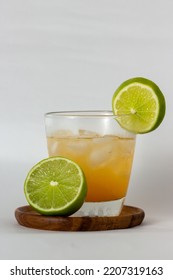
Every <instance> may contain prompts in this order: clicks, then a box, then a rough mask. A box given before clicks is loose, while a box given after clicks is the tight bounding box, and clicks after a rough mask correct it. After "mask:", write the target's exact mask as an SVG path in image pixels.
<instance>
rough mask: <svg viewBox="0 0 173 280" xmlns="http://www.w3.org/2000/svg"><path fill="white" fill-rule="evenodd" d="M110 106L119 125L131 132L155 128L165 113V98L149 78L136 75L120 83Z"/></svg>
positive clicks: (141, 131) (145, 131)
mask: <svg viewBox="0 0 173 280" xmlns="http://www.w3.org/2000/svg"><path fill="white" fill-rule="evenodd" d="M112 108H113V112H114V114H115V115H116V116H117V118H116V119H117V121H118V122H119V124H120V126H121V127H123V128H125V129H126V130H128V131H131V132H133V133H136V134H137V133H148V132H150V131H152V130H154V129H156V128H157V127H158V126H159V125H160V123H161V122H162V120H163V118H164V115H165V109H166V104H165V98H164V95H163V93H162V92H161V90H160V89H159V87H158V86H157V85H156V84H155V83H154V82H152V81H151V80H148V79H145V78H142V77H137V78H132V79H129V80H127V81H125V82H124V83H122V84H121V85H120V86H119V87H118V89H117V90H116V91H115V93H114V95H113V98H112Z"/></svg>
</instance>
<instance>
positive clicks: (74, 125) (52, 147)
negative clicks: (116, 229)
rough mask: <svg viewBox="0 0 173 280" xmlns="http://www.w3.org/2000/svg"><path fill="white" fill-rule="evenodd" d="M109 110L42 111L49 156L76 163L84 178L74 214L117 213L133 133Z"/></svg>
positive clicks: (129, 163) (129, 164) (123, 195)
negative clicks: (84, 190)
mask: <svg viewBox="0 0 173 280" xmlns="http://www.w3.org/2000/svg"><path fill="white" fill-rule="evenodd" d="M117 118H118V117H117V116H115V115H114V114H113V113H112V112H111V111H68V112H67V111H61V112H50V113H46V114H45V127H46V137H47V146H48V153H49V156H63V157H66V158H69V159H71V160H73V161H74V162H76V163H77V164H78V165H79V166H80V167H81V168H82V170H83V172H84V174H85V177H86V181H87V189H88V191H87V196H86V200H85V202H84V204H83V206H82V207H81V208H80V209H79V210H78V211H77V212H76V213H75V214H73V215H74V216H118V215H119V214H120V212H121V210H122V207H123V204H124V201H125V198H126V194H127V189H128V184H129V179H130V174H131V168H132V162H133V155H134V148H135V138H136V137H135V134H133V133H130V132H128V131H126V130H124V129H123V128H121V127H120V125H119V124H118V122H117V120H116V119H117Z"/></svg>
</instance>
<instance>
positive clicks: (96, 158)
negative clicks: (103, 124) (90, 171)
mask: <svg viewBox="0 0 173 280" xmlns="http://www.w3.org/2000/svg"><path fill="white" fill-rule="evenodd" d="M113 146H114V145H113V143H110V144H107V145H102V146H98V147H97V148H96V147H95V146H94V149H93V151H92V152H91V153H90V155H89V162H90V165H91V166H93V167H96V166H98V167H99V166H104V165H105V164H106V163H107V162H108V161H110V160H111V158H112V153H113Z"/></svg>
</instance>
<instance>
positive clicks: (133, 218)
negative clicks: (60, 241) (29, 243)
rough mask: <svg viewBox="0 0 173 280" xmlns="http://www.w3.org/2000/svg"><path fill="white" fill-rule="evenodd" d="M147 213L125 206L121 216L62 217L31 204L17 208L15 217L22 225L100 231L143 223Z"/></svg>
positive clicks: (43, 228)
mask: <svg viewBox="0 0 173 280" xmlns="http://www.w3.org/2000/svg"><path fill="white" fill-rule="evenodd" d="M144 216H145V213H144V211H143V210H142V209H140V208H137V207H132V206H124V207H123V209H122V212H121V214H120V215H119V216H115V217H113V216H112V217H98V216H96V217H88V216H85V217H61V216H44V215H41V214H39V213H38V212H36V211H34V210H33V209H32V208H31V207H30V206H22V207H19V208H17V209H16V210H15V217H16V219H17V221H18V223H19V224H20V225H22V226H25V227H29V228H35V229H41V230H54V231H99V230H113V229H126V228H131V227H135V226H138V225H140V224H141V223H142V221H143V219H144Z"/></svg>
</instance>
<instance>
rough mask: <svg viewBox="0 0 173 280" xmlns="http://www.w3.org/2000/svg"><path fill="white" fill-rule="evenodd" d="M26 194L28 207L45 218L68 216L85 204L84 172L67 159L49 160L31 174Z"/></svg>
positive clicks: (39, 165) (38, 164)
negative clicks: (45, 216) (48, 216)
mask: <svg viewBox="0 0 173 280" xmlns="http://www.w3.org/2000/svg"><path fill="white" fill-rule="evenodd" d="M24 192H25V196H26V199H27V201H28V203H29V204H30V205H31V206H32V207H33V208H34V209H35V210H37V211H38V212H40V213H42V214H45V215H61V216H65V215H66V216H68V215H71V214H73V213H74V212H76V211H77V210H78V209H79V208H80V207H81V206H82V204H83V202H84V199H85V196H86V193H87V185H86V179H85V176H84V173H83V171H82V170H81V168H80V167H79V166H78V165H77V164H76V163H75V162H73V161H71V160H69V159H67V158H64V157H49V158H46V159H44V160H42V161H40V162H39V163H37V164H36V165H35V166H34V167H33V168H32V169H31V170H30V172H29V173H28V175H27V177H26V180H25V183H24Z"/></svg>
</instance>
